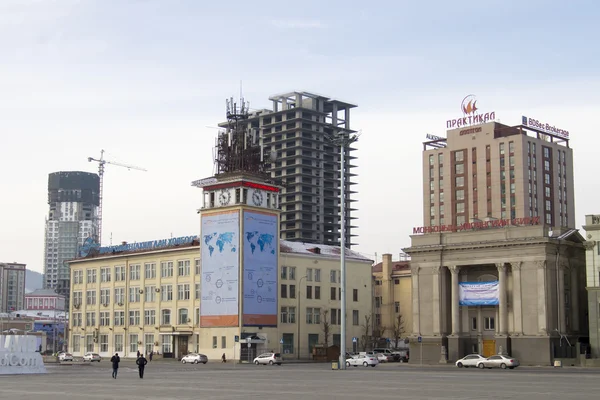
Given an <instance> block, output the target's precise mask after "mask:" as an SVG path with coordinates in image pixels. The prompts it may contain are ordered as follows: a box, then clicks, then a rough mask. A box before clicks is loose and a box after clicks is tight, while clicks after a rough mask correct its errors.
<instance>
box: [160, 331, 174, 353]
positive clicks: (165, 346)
mask: <svg viewBox="0 0 600 400" xmlns="http://www.w3.org/2000/svg"><path fill="white" fill-rule="evenodd" d="M162 352H163V354H169V353H172V352H173V335H162Z"/></svg>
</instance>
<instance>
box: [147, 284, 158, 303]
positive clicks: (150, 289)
mask: <svg viewBox="0 0 600 400" xmlns="http://www.w3.org/2000/svg"><path fill="white" fill-rule="evenodd" d="M144 300H145V301H146V302H148V303H153V302H154V301H156V286H146V287H145V288H144Z"/></svg>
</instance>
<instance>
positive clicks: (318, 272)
mask: <svg viewBox="0 0 600 400" xmlns="http://www.w3.org/2000/svg"><path fill="white" fill-rule="evenodd" d="M315 282H321V269H320V268H319V269H315Z"/></svg>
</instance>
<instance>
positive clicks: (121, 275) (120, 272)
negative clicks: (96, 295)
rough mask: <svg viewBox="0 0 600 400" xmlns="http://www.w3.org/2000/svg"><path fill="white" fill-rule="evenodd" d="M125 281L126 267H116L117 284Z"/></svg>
mask: <svg viewBox="0 0 600 400" xmlns="http://www.w3.org/2000/svg"><path fill="white" fill-rule="evenodd" d="M124 280H125V267H124V266H120V265H119V266H116V267H115V282H121V281H124Z"/></svg>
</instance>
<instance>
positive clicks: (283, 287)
mask: <svg viewBox="0 0 600 400" xmlns="http://www.w3.org/2000/svg"><path fill="white" fill-rule="evenodd" d="M281 298H282V299H287V285H281Z"/></svg>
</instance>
